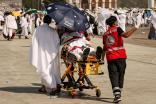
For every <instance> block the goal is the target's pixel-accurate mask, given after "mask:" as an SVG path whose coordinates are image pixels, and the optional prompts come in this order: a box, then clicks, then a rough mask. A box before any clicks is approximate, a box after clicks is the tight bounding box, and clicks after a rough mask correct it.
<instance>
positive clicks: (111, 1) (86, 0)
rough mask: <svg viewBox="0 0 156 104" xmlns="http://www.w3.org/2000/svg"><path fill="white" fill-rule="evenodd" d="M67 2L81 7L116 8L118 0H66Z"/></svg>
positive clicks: (94, 8)
mask: <svg viewBox="0 0 156 104" xmlns="http://www.w3.org/2000/svg"><path fill="white" fill-rule="evenodd" d="M66 1H67V2H68V3H70V4H73V5H76V6H77V7H80V8H83V9H90V10H97V9H98V7H102V8H117V1H118V0H66Z"/></svg>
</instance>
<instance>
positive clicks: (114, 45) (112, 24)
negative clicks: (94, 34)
mask: <svg viewBox="0 0 156 104" xmlns="http://www.w3.org/2000/svg"><path fill="white" fill-rule="evenodd" d="M116 23H117V18H116V17H115V16H111V17H110V18H108V19H107V20H106V24H107V25H108V26H109V28H108V30H107V31H106V32H105V33H104V35H103V45H104V56H105V54H106V58H107V62H108V72H109V78H110V81H111V85H112V89H113V94H114V96H115V98H114V102H115V103H116V102H119V101H121V91H122V88H123V83H124V74H125V69H126V58H127V55H126V50H125V48H124V45H123V39H122V38H123V37H124V38H128V37H129V36H131V35H132V34H133V33H134V32H135V31H136V30H137V29H138V28H139V26H140V23H138V24H137V25H135V27H133V28H132V29H130V30H129V31H127V32H124V31H123V30H122V29H121V28H120V27H118V26H117V25H116Z"/></svg>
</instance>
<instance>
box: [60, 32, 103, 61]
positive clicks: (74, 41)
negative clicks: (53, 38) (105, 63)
mask: <svg viewBox="0 0 156 104" xmlns="http://www.w3.org/2000/svg"><path fill="white" fill-rule="evenodd" d="M67 36H71V38H68V39H66V42H65V41H64V42H65V43H67V44H65V45H64V48H66V49H67V50H68V52H69V53H71V54H73V55H75V56H76V58H77V61H86V59H87V57H88V55H89V56H95V57H96V59H97V60H100V59H101V55H102V52H103V50H102V48H101V47H99V46H98V47H97V49H96V51H95V49H94V48H93V47H92V46H91V44H90V41H91V38H90V36H89V35H88V34H87V33H86V32H85V33H83V34H80V33H78V32H72V33H70V34H64V36H63V37H67ZM64 40H65V39H64Z"/></svg>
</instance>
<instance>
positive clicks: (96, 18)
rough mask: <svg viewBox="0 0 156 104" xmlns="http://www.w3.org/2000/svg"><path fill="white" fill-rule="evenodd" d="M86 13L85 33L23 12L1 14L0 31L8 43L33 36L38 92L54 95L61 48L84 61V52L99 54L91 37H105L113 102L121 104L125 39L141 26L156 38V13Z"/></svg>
mask: <svg viewBox="0 0 156 104" xmlns="http://www.w3.org/2000/svg"><path fill="white" fill-rule="evenodd" d="M85 12H86V14H87V18H88V21H89V22H90V28H89V29H88V30H86V31H82V32H77V31H72V30H70V29H67V28H62V27H59V26H58V25H57V24H55V22H54V21H52V18H51V17H50V16H48V15H45V14H38V13H36V14H30V13H27V12H23V11H20V13H21V15H20V16H15V15H14V14H13V13H12V12H4V13H0V21H1V30H2V33H3V36H4V38H5V39H7V40H12V39H13V38H14V35H18V37H19V39H21V36H24V37H25V39H29V35H32V45H31V48H30V63H31V64H32V65H33V66H35V68H36V69H37V72H38V73H39V75H40V76H41V83H42V87H41V88H40V89H39V92H44V93H47V92H50V93H51V95H56V93H58V92H59V88H60V84H61V74H60V64H59V49H60V45H62V44H63V45H65V47H66V48H67V49H68V50H69V52H70V53H72V54H74V55H75V56H76V58H77V60H84V59H85V58H86V53H84V51H85V49H87V54H89V53H92V52H93V53H95V54H96V53H98V52H95V49H94V48H93V47H92V46H91V44H90V41H91V39H90V36H91V35H100V36H103V43H102V44H103V50H102V53H103V57H102V59H104V56H105V55H106V58H107V62H108V72H109V78H110V81H111V85H112V90H113V94H114V96H115V97H114V102H119V101H120V100H121V93H122V89H123V87H124V74H125V70H126V58H127V56H126V50H125V48H124V42H123V39H122V38H123V37H124V38H128V37H129V36H131V35H132V34H133V33H134V32H135V31H136V30H137V29H138V28H139V27H140V26H150V32H149V35H148V38H149V39H156V12H154V11H152V10H145V9H136V8H135V9H117V10H113V9H105V8H98V11H97V13H96V14H94V13H92V12H90V11H89V10H85ZM52 22H53V24H51V23H52ZM127 25H128V26H130V27H131V29H130V30H127V29H126V26H127ZM33 27H34V28H36V29H33ZM69 36H71V37H69ZM64 38H65V39H64ZM67 38H68V39H67ZM71 38H72V41H71ZM69 40H70V41H69ZM83 55H85V57H84V56H83ZM96 55H97V54H96ZM99 59H100V58H99ZM102 59H101V60H102Z"/></svg>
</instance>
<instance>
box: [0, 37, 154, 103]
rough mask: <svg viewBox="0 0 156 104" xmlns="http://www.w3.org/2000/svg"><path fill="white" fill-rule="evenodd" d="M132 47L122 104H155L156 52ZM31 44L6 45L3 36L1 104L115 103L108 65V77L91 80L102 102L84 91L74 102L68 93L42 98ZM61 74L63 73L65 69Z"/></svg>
mask: <svg viewBox="0 0 156 104" xmlns="http://www.w3.org/2000/svg"><path fill="white" fill-rule="evenodd" d="M131 39H133V38H131ZM93 41H94V42H95V43H96V44H97V45H98V44H99V43H100V42H101V40H100V39H97V38H96V39H93ZM129 43H130V44H126V48H127V54H128V57H129V58H128V60H127V64H128V66H127V69H126V77H125V88H124V92H123V101H122V104H156V99H155V97H156V93H155V92H156V77H155V75H156V48H155V47H147V46H148V45H142V44H138V45H135V44H134V43H133V42H129ZM132 43H133V44H132ZM30 44H31V40H25V39H21V40H19V39H15V40H13V41H5V40H4V39H3V38H2V36H0V104H109V103H112V101H113V99H112V98H113V97H112V92H111V87H110V82H109V78H108V74H107V73H108V72H107V68H106V67H107V65H106V64H105V65H104V66H102V70H103V71H104V72H105V75H100V76H90V79H91V80H92V82H93V83H94V84H95V85H98V86H99V87H100V89H101V91H102V96H101V97H100V98H96V97H95V91H94V90H84V93H85V94H86V95H85V96H78V97H76V98H75V99H72V98H71V97H70V96H68V95H67V94H66V93H64V94H62V95H61V96H60V97H59V98H55V99H50V97H49V96H48V95H44V94H39V93H38V92H37V89H38V88H39V87H40V86H39V85H40V84H39V83H40V78H39V76H38V75H37V74H36V72H35V69H34V68H33V67H32V66H31V65H30V64H29V63H28V51H29V46H30ZM150 44H152V43H151V42H150ZM61 71H62V72H63V71H64V65H62V67H61Z"/></svg>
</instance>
